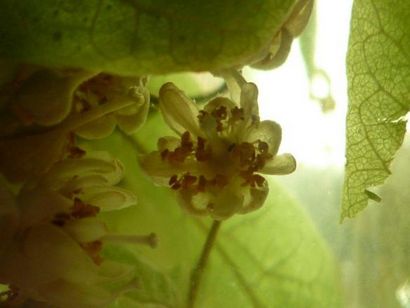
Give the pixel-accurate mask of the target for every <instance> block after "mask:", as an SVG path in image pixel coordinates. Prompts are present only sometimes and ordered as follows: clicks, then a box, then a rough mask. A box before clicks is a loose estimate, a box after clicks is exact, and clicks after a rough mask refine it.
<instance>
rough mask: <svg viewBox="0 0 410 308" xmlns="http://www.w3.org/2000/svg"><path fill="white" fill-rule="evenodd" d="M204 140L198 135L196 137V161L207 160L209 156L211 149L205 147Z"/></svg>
mask: <svg viewBox="0 0 410 308" xmlns="http://www.w3.org/2000/svg"><path fill="white" fill-rule="evenodd" d="M205 142H206V140H205V139H204V138H201V137H198V138H197V148H196V151H195V158H196V159H197V160H198V161H207V160H209V159H210V158H211V156H212V155H211V151H210V148H208V149H205Z"/></svg>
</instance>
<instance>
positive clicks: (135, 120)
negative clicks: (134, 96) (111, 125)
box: [116, 101, 150, 134]
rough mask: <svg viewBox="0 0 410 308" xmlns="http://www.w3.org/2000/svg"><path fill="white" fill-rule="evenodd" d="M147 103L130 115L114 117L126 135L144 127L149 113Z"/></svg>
mask: <svg viewBox="0 0 410 308" xmlns="http://www.w3.org/2000/svg"><path fill="white" fill-rule="evenodd" d="M149 106H150V105H149V101H148V102H145V103H144V104H143V105H142V106H140V107H139V109H138V111H137V112H136V113H135V114H132V115H119V114H117V115H116V119H117V124H118V126H119V127H120V129H121V130H123V131H124V132H125V133H127V134H133V133H135V132H136V131H137V130H138V129H140V128H141V126H142V125H144V123H145V121H146V120H147V116H148V111H149Z"/></svg>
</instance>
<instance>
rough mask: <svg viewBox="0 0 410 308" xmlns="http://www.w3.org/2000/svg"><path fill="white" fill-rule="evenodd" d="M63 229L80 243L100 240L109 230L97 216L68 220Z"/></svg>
mask: <svg viewBox="0 0 410 308" xmlns="http://www.w3.org/2000/svg"><path fill="white" fill-rule="evenodd" d="M63 229H64V231H65V232H67V233H68V234H69V235H70V236H71V237H72V238H73V239H75V240H76V241H77V242H79V243H87V242H93V241H97V240H100V239H101V238H103V237H104V236H105V235H106V234H107V232H108V231H107V228H106V226H105V224H104V223H103V222H102V221H101V220H99V219H97V218H95V217H86V218H81V219H75V220H71V221H67V222H66V223H65V224H64V226H63Z"/></svg>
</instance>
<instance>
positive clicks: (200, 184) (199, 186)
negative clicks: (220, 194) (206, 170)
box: [197, 175, 207, 192]
mask: <svg viewBox="0 0 410 308" xmlns="http://www.w3.org/2000/svg"><path fill="white" fill-rule="evenodd" d="M206 183H207V180H206V178H205V177H204V176H203V175H201V176H199V179H198V184H197V190H198V191H199V192H205V187H206Z"/></svg>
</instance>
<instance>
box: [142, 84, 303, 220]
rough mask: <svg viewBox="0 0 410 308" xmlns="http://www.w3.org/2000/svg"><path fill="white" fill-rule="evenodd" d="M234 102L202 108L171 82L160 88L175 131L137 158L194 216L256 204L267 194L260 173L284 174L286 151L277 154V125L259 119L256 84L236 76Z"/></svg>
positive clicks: (221, 100)
mask: <svg viewBox="0 0 410 308" xmlns="http://www.w3.org/2000/svg"><path fill="white" fill-rule="evenodd" d="M234 79H235V80H236V83H237V84H238V85H239V88H240V99H239V104H238V103H236V102H234V101H233V100H231V99H229V98H225V97H216V98H214V99H212V100H211V101H210V102H208V103H207V104H206V105H205V106H204V108H203V109H201V110H200V109H199V108H198V107H197V105H196V104H195V103H193V102H192V101H190V100H189V98H188V97H186V96H185V94H184V93H183V92H182V91H181V90H179V89H178V88H176V87H175V85H173V84H172V83H167V84H165V85H163V86H162V88H161V90H160V105H159V106H160V109H161V112H162V115H163V117H164V120H165V121H166V122H167V124H168V125H169V126H170V127H171V128H172V129H173V130H174V131H175V132H176V133H177V134H178V135H179V137H172V136H167V137H163V138H161V139H159V140H158V149H157V151H154V152H152V153H150V154H147V155H144V156H142V157H140V164H141V166H142V167H143V169H144V170H145V171H146V173H147V174H148V175H149V176H150V177H151V178H152V179H153V180H154V181H155V182H156V183H158V184H160V185H168V186H169V187H170V188H171V189H173V190H175V191H176V193H177V196H178V200H179V203H180V204H181V205H182V207H183V208H185V209H186V210H187V211H188V212H190V213H192V214H195V215H207V214H209V215H211V216H212V217H213V218H214V219H216V220H223V219H226V218H228V217H230V216H232V215H233V214H235V213H247V212H250V211H253V210H256V209H258V208H259V207H261V206H262V204H263V203H264V201H265V199H266V197H267V194H268V184H267V182H266V180H265V178H264V177H263V176H261V175H260V174H261V173H264V174H288V173H291V172H293V171H294V169H295V167H296V162H295V159H294V158H293V156H292V155H290V154H282V155H278V154H277V153H278V149H279V145H280V142H281V128H280V126H279V125H278V124H277V123H275V122H273V121H260V120H259V114H258V104H257V94H258V93H257V88H256V86H255V85H254V84H253V83H248V82H245V81H244V80H243V79H242V78H241V76H239V77H238V76H236V78H234Z"/></svg>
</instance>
